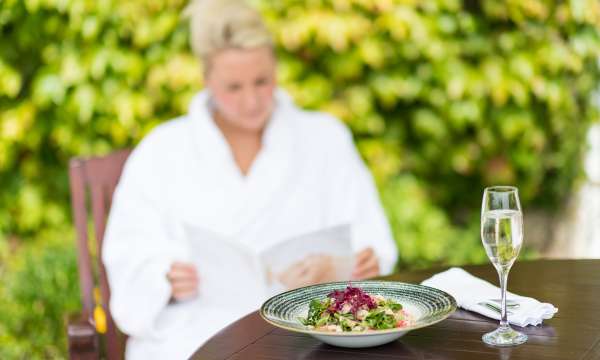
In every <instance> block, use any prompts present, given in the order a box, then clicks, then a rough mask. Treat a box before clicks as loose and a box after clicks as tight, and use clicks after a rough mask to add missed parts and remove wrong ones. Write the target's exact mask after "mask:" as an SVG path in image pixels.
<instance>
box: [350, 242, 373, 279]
mask: <svg viewBox="0 0 600 360" xmlns="http://www.w3.org/2000/svg"><path fill="white" fill-rule="evenodd" d="M375 276H379V260H378V259H377V255H375V251H373V248H371V247H368V248H366V249H364V250H362V251H360V252H359V253H358V254H356V263H355V265H354V270H353V271H352V279H354V280H362V279H367V278H372V277H375Z"/></svg>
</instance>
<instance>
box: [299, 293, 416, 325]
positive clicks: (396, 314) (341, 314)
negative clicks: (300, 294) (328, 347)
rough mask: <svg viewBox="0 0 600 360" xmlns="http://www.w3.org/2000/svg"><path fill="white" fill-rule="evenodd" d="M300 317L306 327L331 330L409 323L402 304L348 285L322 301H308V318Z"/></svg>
mask: <svg viewBox="0 0 600 360" xmlns="http://www.w3.org/2000/svg"><path fill="white" fill-rule="evenodd" d="M299 320H300V322H301V323H302V324H303V325H305V326H307V327H308V328H309V329H316V330H320V331H332V332H344V331H367V330H385V329H393V328H398V327H404V326H407V325H408V324H409V323H410V318H409V314H408V313H407V312H406V311H405V310H404V309H403V308H402V305H401V304H398V303H397V302H395V301H393V300H392V299H385V298H384V297H383V296H381V295H369V294H367V293H365V292H364V291H363V290H362V289H360V288H357V287H352V286H351V285H348V287H347V288H346V289H345V290H335V291H333V292H332V293H330V294H329V295H327V298H325V299H324V300H319V299H313V300H311V302H310V304H309V308H308V315H307V317H306V318H299Z"/></svg>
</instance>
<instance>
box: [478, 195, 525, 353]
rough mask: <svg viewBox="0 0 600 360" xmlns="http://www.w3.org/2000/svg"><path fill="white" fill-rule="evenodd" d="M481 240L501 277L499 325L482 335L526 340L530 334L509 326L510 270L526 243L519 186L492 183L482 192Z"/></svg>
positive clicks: (509, 341)
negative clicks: (508, 282)
mask: <svg viewBox="0 0 600 360" xmlns="http://www.w3.org/2000/svg"><path fill="white" fill-rule="evenodd" d="M481 241H482V242H483V247H484V248H485V252H486V253H487V256H488V257H489V258H490V260H491V261H492V264H493V265H494V267H495V268H496V270H497V271H498V276H499V277H500V289H501V314H502V318H501V320H500V326H499V327H498V328H497V329H496V330H494V331H492V332H490V333H487V334H485V335H483V337H482V339H483V341H484V342H485V343H486V344H489V345H494V346H512V345H519V344H522V343H524V342H526V341H527V335H525V334H523V333H521V332H518V331H515V330H513V329H512V328H511V327H510V325H509V324H508V318H507V311H506V283H507V280H508V272H509V271H510V268H511V267H512V265H513V263H514V262H515V260H516V259H517V255H519V251H520V250H521V244H522V243H523V213H522V212H521V204H520V202H519V190H518V189H517V188H516V187H513V186H492V187H488V188H486V189H485V191H484V192H483V201H482V205H481Z"/></svg>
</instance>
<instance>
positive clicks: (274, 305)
mask: <svg viewBox="0 0 600 360" xmlns="http://www.w3.org/2000/svg"><path fill="white" fill-rule="evenodd" d="M348 285H349V283H348V282H343V281H342V282H330V283H324V284H317V285H311V286H306V287H302V288H298V289H294V290H290V291H287V292H284V293H281V294H278V295H275V296H273V297H271V298H270V299H268V300H267V301H265V303H264V304H263V305H262V306H261V308H260V316H261V317H262V318H263V319H264V320H265V321H267V322H268V323H270V324H272V325H274V326H277V327H279V328H282V329H286V330H289V331H294V332H298V333H305V334H308V335H311V336H313V337H315V338H317V339H318V340H320V341H322V342H324V343H327V344H330V345H334V346H340V347H347V348H363V347H372V346H378V345H382V344H385V343H388V342H391V341H394V340H396V339H398V338H400V337H401V336H402V335H404V334H406V333H407V332H408V331H411V330H415V329H419V328H423V327H426V326H429V325H432V324H435V323H437V322H440V321H442V320H444V319H446V318H447V317H448V316H450V314H452V313H453V312H454V311H455V310H456V300H455V299H454V298H453V297H452V296H451V295H449V294H448V293H446V292H444V291H441V290H438V289H434V288H431V287H428V286H424V285H415V284H408V283H402V282H395V281H379V280H363V281H352V283H351V286H352V287H357V288H360V289H362V290H363V291H364V292H366V293H367V294H369V295H379V296H383V297H384V298H385V299H389V300H392V301H394V302H396V303H399V304H401V305H402V309H403V310H404V311H405V312H406V313H408V315H409V316H410V319H411V320H410V321H409V322H407V323H406V324H403V325H402V326H399V327H395V328H392V329H385V330H364V331H348V332H341V331H338V332H336V331H323V330H318V329H315V328H314V327H311V326H306V325H304V324H303V322H302V321H303V320H302V319H304V318H306V316H307V313H308V311H309V304H310V303H311V301H312V300H314V299H318V300H322V299H326V298H327V296H328V295H329V294H331V293H332V292H334V291H341V290H344V289H345V288H346V286H348Z"/></svg>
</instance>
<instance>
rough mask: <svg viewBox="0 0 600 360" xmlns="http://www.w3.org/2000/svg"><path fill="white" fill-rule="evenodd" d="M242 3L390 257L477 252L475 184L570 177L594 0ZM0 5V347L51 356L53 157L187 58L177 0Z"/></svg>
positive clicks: (59, 276)
mask: <svg viewBox="0 0 600 360" xmlns="http://www.w3.org/2000/svg"><path fill="white" fill-rule="evenodd" d="M254 2H255V3H256V4H257V5H258V6H259V7H260V9H261V11H262V12H263V14H264V15H265V18H266V19H267V21H268V23H269V25H270V26H271V28H272V30H273V34H274V37H275V40H276V44H277V48H278V54H279V59H280V62H279V68H278V72H279V74H278V75H279V79H280V82H281V83H282V85H283V86H284V87H285V88H286V89H287V90H288V91H289V92H290V93H291V94H292V96H293V97H294V98H295V99H296V101H297V102H298V103H299V104H300V105H302V106H304V107H307V108H313V109H320V110H323V111H328V112H330V113H332V114H334V115H336V116H338V117H339V118H341V119H343V120H344V121H345V122H346V123H347V124H348V125H349V126H350V127H351V129H352V130H353V132H354V134H355V136H356V140H357V143H358V146H359V149H360V151H361V153H362V154H363V156H364V158H365V159H366V161H367V163H368V165H369V166H370V168H371V170H372V171H373V174H374V175H375V178H376V180H377V182H378V185H379V187H380V190H381V193H382V198H383V201H384V204H385V207H386V210H387V212H388V214H389V216H390V221H391V223H392V227H393V230H394V234H395V236H396V239H397V241H398V246H399V249H400V254H401V262H400V267H402V268H414V267H426V266H430V265H432V264H443V263H452V264H460V263H465V262H479V261H483V260H484V259H485V257H484V254H483V251H482V249H481V246H480V244H479V236H478V223H479V218H478V214H477V213H478V209H479V206H480V204H479V203H480V201H481V193H482V189H483V187H484V186H485V185H490V184H501V183H505V184H507V183H510V184H514V185H517V186H518V187H519V188H520V189H521V196H522V200H523V204H524V206H525V210H527V208H529V207H534V206H535V207H538V206H545V207H547V208H553V207H555V206H556V204H560V202H561V201H562V200H563V199H564V198H565V196H566V195H568V194H569V192H570V191H571V190H572V189H573V184H574V181H575V179H576V178H577V176H578V175H579V173H580V169H581V161H580V156H581V153H582V151H583V150H584V134H585V133H586V130H587V128H588V126H589V124H590V122H591V121H592V120H593V119H594V118H595V117H596V116H597V114H596V113H595V110H594V109H593V107H592V106H590V101H591V94H592V91H593V89H594V87H597V85H598V84H599V83H600V81H599V80H600V73H599V71H598V65H597V59H598V58H599V56H600V34H599V30H598V29H600V4H599V3H598V2H597V1H596V0H570V1H556V0H523V1H494V0H481V1H460V0H420V1H416V0H305V1H301V0H278V1H271V0H255V1H254ZM1 4H2V5H1V6H0V31H1V34H2V41H0V260H2V261H0V280H1V281H0V305H1V307H0V357H2V358H12V357H23V354H25V357H28V358H44V357H56V356H64V352H65V347H64V337H63V330H62V325H63V323H62V318H61V316H62V314H64V313H65V311H66V310H69V309H74V308H76V307H77V306H76V303H77V301H78V299H79V297H78V295H77V294H76V289H75V284H76V271H75V268H76V267H75V263H74V260H73V237H72V235H71V233H70V232H69V236H68V237H64V234H65V232H64V231H62V232H59V231H58V230H57V229H65V228H68V227H69V226H70V225H69V218H70V217H69V198H68V181H67V162H68V160H69V158H71V157H73V156H81V155H92V154H94V155H98V154H105V153H107V152H110V151H111V150H113V149H116V148H122V147H128V146H133V145H134V144H136V143H137V141H139V140H140V139H141V138H142V137H143V136H144V134H146V133H147V132H148V131H149V130H150V129H151V128H152V127H154V126H155V125H156V124H158V123H160V122H162V121H165V120H167V119H169V118H172V117H174V116H177V115H179V114H181V113H184V112H185V111H186V107H187V103H188V101H189V99H190V97H191V96H192V95H193V94H194V92H195V91H197V90H198V89H200V88H201V87H202V70H201V67H200V66H199V64H198V62H197V60H196V59H194V57H193V56H192V55H191V54H190V51H189V48H188V45H187V41H188V33H187V25H186V23H185V21H181V19H180V13H181V9H182V8H183V7H184V6H185V0H151V1H148V0H128V1H122V2H118V1H115V0H105V1H83V0H69V1H58V0H4V1H2V3H1ZM42 229H46V230H45V231H42ZM29 239H31V240H29ZM8 310H10V312H8ZM7 314H14V315H11V316H8V315H7Z"/></svg>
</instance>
